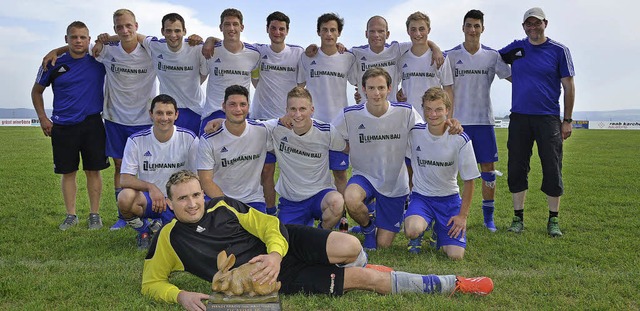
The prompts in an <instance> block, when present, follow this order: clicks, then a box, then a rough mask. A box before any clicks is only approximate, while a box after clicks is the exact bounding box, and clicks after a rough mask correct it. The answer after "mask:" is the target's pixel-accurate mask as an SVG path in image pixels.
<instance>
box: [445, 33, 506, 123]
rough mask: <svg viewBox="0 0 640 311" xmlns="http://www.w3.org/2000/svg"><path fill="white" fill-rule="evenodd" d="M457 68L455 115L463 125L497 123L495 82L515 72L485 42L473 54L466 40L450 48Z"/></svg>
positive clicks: (454, 96)
mask: <svg viewBox="0 0 640 311" xmlns="http://www.w3.org/2000/svg"><path fill="white" fill-rule="evenodd" d="M446 54H447V60H448V62H449V66H450V67H451V70H452V71H453V101H454V109H453V117H454V118H456V119H458V121H460V123H461V124H463V125H493V124H494V117H493V109H492V106H491V83H492V82H493V78H494V77H495V75H498V78H500V79H504V78H507V77H509V76H511V68H510V67H509V65H507V64H506V63H505V62H504V61H503V60H502V57H500V54H499V53H498V52H497V51H496V50H493V49H491V48H488V47H486V46H484V45H482V46H481V48H480V49H479V50H478V51H477V52H476V53H475V54H473V55H471V54H469V52H467V50H466V49H465V48H464V46H463V45H462V44H460V45H458V46H456V47H454V48H453V49H451V50H449V51H447V52H446Z"/></svg>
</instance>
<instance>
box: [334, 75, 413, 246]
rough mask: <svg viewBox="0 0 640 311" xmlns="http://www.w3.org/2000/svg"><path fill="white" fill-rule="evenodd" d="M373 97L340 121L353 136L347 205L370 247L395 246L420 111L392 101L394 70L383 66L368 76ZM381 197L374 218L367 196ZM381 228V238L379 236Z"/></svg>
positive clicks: (368, 90) (348, 135) (339, 126)
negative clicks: (409, 147) (410, 136)
mask: <svg viewBox="0 0 640 311" xmlns="http://www.w3.org/2000/svg"><path fill="white" fill-rule="evenodd" d="M362 85H363V86H364V87H365V91H366V95H367V96H366V97H367V101H366V103H365V104H359V105H356V106H352V107H347V108H344V112H343V113H342V114H341V115H339V116H338V117H337V118H336V120H335V122H334V125H335V126H336V129H337V130H338V131H339V132H340V133H341V135H342V137H343V138H345V139H347V140H348V141H349V154H350V155H351V163H352V166H353V176H352V177H351V179H349V183H348V185H347V189H346V191H345V194H344V198H345V203H346V206H347V211H348V212H349V215H351V218H353V219H354V220H355V221H356V222H357V223H358V224H359V225H360V226H362V232H363V233H364V236H365V240H364V244H363V246H364V248H366V249H376V247H377V246H378V245H379V246H381V247H389V246H391V243H392V242H393V239H394V238H395V235H396V233H398V232H399V231H400V224H401V223H402V213H403V211H404V202H405V199H406V196H407V194H408V193H409V177H408V174H407V168H406V165H405V162H404V158H405V155H406V148H407V139H408V134H409V130H411V128H412V127H413V125H414V124H416V121H417V120H418V116H417V114H416V112H415V110H414V109H412V107H411V105H408V104H404V103H390V102H389V101H388V100H387V96H388V95H389V93H390V92H391V76H390V75H389V73H388V72H386V71H385V70H384V69H382V68H370V69H368V70H367V71H366V72H365V74H364V77H363V78H362ZM371 198H375V200H376V217H375V220H374V219H370V217H369V211H368V209H367V207H366V206H365V204H364V202H368V201H370V200H371ZM376 228H378V232H377V241H376Z"/></svg>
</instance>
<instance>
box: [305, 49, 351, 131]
mask: <svg viewBox="0 0 640 311" xmlns="http://www.w3.org/2000/svg"><path fill="white" fill-rule="evenodd" d="M354 66H355V56H354V55H353V53H351V52H344V53H343V54H340V53H338V52H336V53H335V54H333V55H331V56H329V55H327V54H325V53H324V52H322V49H318V54H316V56H315V57H313V58H309V57H307V56H306V55H304V54H303V55H302V57H301V58H300V66H299V68H300V71H298V83H304V82H306V87H307V89H308V90H309V93H311V98H313V106H314V107H315V112H314V114H313V117H314V118H315V119H317V120H320V121H322V122H331V121H333V119H334V118H335V117H336V116H337V115H338V114H340V111H341V110H342V109H343V108H344V107H347V105H348V100H347V82H349V83H351V84H353V85H356V78H355V70H354V68H353V67H354Z"/></svg>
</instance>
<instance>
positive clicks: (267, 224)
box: [142, 197, 289, 303]
mask: <svg viewBox="0 0 640 311" xmlns="http://www.w3.org/2000/svg"><path fill="white" fill-rule="evenodd" d="M288 248H289V243H288V234H287V229H286V228H285V227H284V225H283V224H281V223H280V221H279V220H278V218H276V217H273V216H269V215H266V214H263V213H261V212H259V211H258V210H256V209H253V208H251V207H249V206H248V205H246V204H244V203H241V202H240V201H237V200H234V199H231V198H227V197H225V198H216V199H213V200H211V201H209V202H208V203H207V206H206V211H205V214H204V216H203V217H202V219H200V221H199V222H197V223H192V224H187V223H181V222H179V221H177V220H176V219H174V220H173V221H171V222H170V223H168V224H167V225H165V226H164V227H163V228H162V230H160V232H159V233H158V234H157V236H156V237H155V238H154V239H153V242H152V243H151V247H150V248H149V253H148V254H147V257H146V258H145V261H144V270H143V272H142V293H143V294H144V295H148V296H150V297H153V298H155V299H159V300H164V301H167V302H173V303H175V302H177V298H178V293H179V292H180V290H179V289H178V287H176V286H175V285H173V284H171V283H169V274H170V273H171V272H174V271H187V272H190V273H192V274H194V275H196V276H198V277H200V278H202V279H204V280H207V281H211V280H212V279H213V275H214V274H215V273H216V272H217V271H218V268H217V266H216V261H217V257H218V253H219V252H220V251H223V250H226V252H227V254H234V255H235V256H236V258H237V259H236V264H235V266H236V267H237V266H239V265H242V264H244V263H246V262H248V261H249V260H251V258H253V257H255V256H257V255H260V254H267V253H270V252H278V253H279V254H280V255H282V257H284V256H285V255H286V253H287V251H288Z"/></svg>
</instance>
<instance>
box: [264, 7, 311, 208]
mask: <svg viewBox="0 0 640 311" xmlns="http://www.w3.org/2000/svg"><path fill="white" fill-rule="evenodd" d="M289 23H290V20H289V17H288V16H287V15H285V14H284V13H282V12H278V11H276V12H273V13H271V14H269V16H267V33H268V34H269V39H270V41H271V44H256V45H255V47H256V49H257V50H258V52H260V66H259V73H260V76H259V78H258V79H257V80H256V79H254V82H255V83H256V84H255V86H256V92H255V94H254V97H253V102H252V103H251V117H252V118H254V119H259V120H267V119H274V118H279V117H281V116H283V115H284V114H285V113H286V109H285V108H286V107H285V104H284V103H286V102H287V93H288V92H289V91H290V90H291V89H293V88H294V87H295V86H296V85H297V80H296V79H297V75H298V62H299V60H300V55H302V52H303V49H302V47H300V46H297V45H289V44H285V39H286V38H287V34H288V33H289ZM275 162H276V157H275V155H273V154H272V153H271V152H268V153H267V159H266V162H265V163H264V168H263V169H262V176H261V180H262V187H263V190H264V197H265V202H266V204H267V213H269V214H272V215H273V214H275V212H276V208H275V203H276V191H275V183H274V174H275V171H276V163H275Z"/></svg>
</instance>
